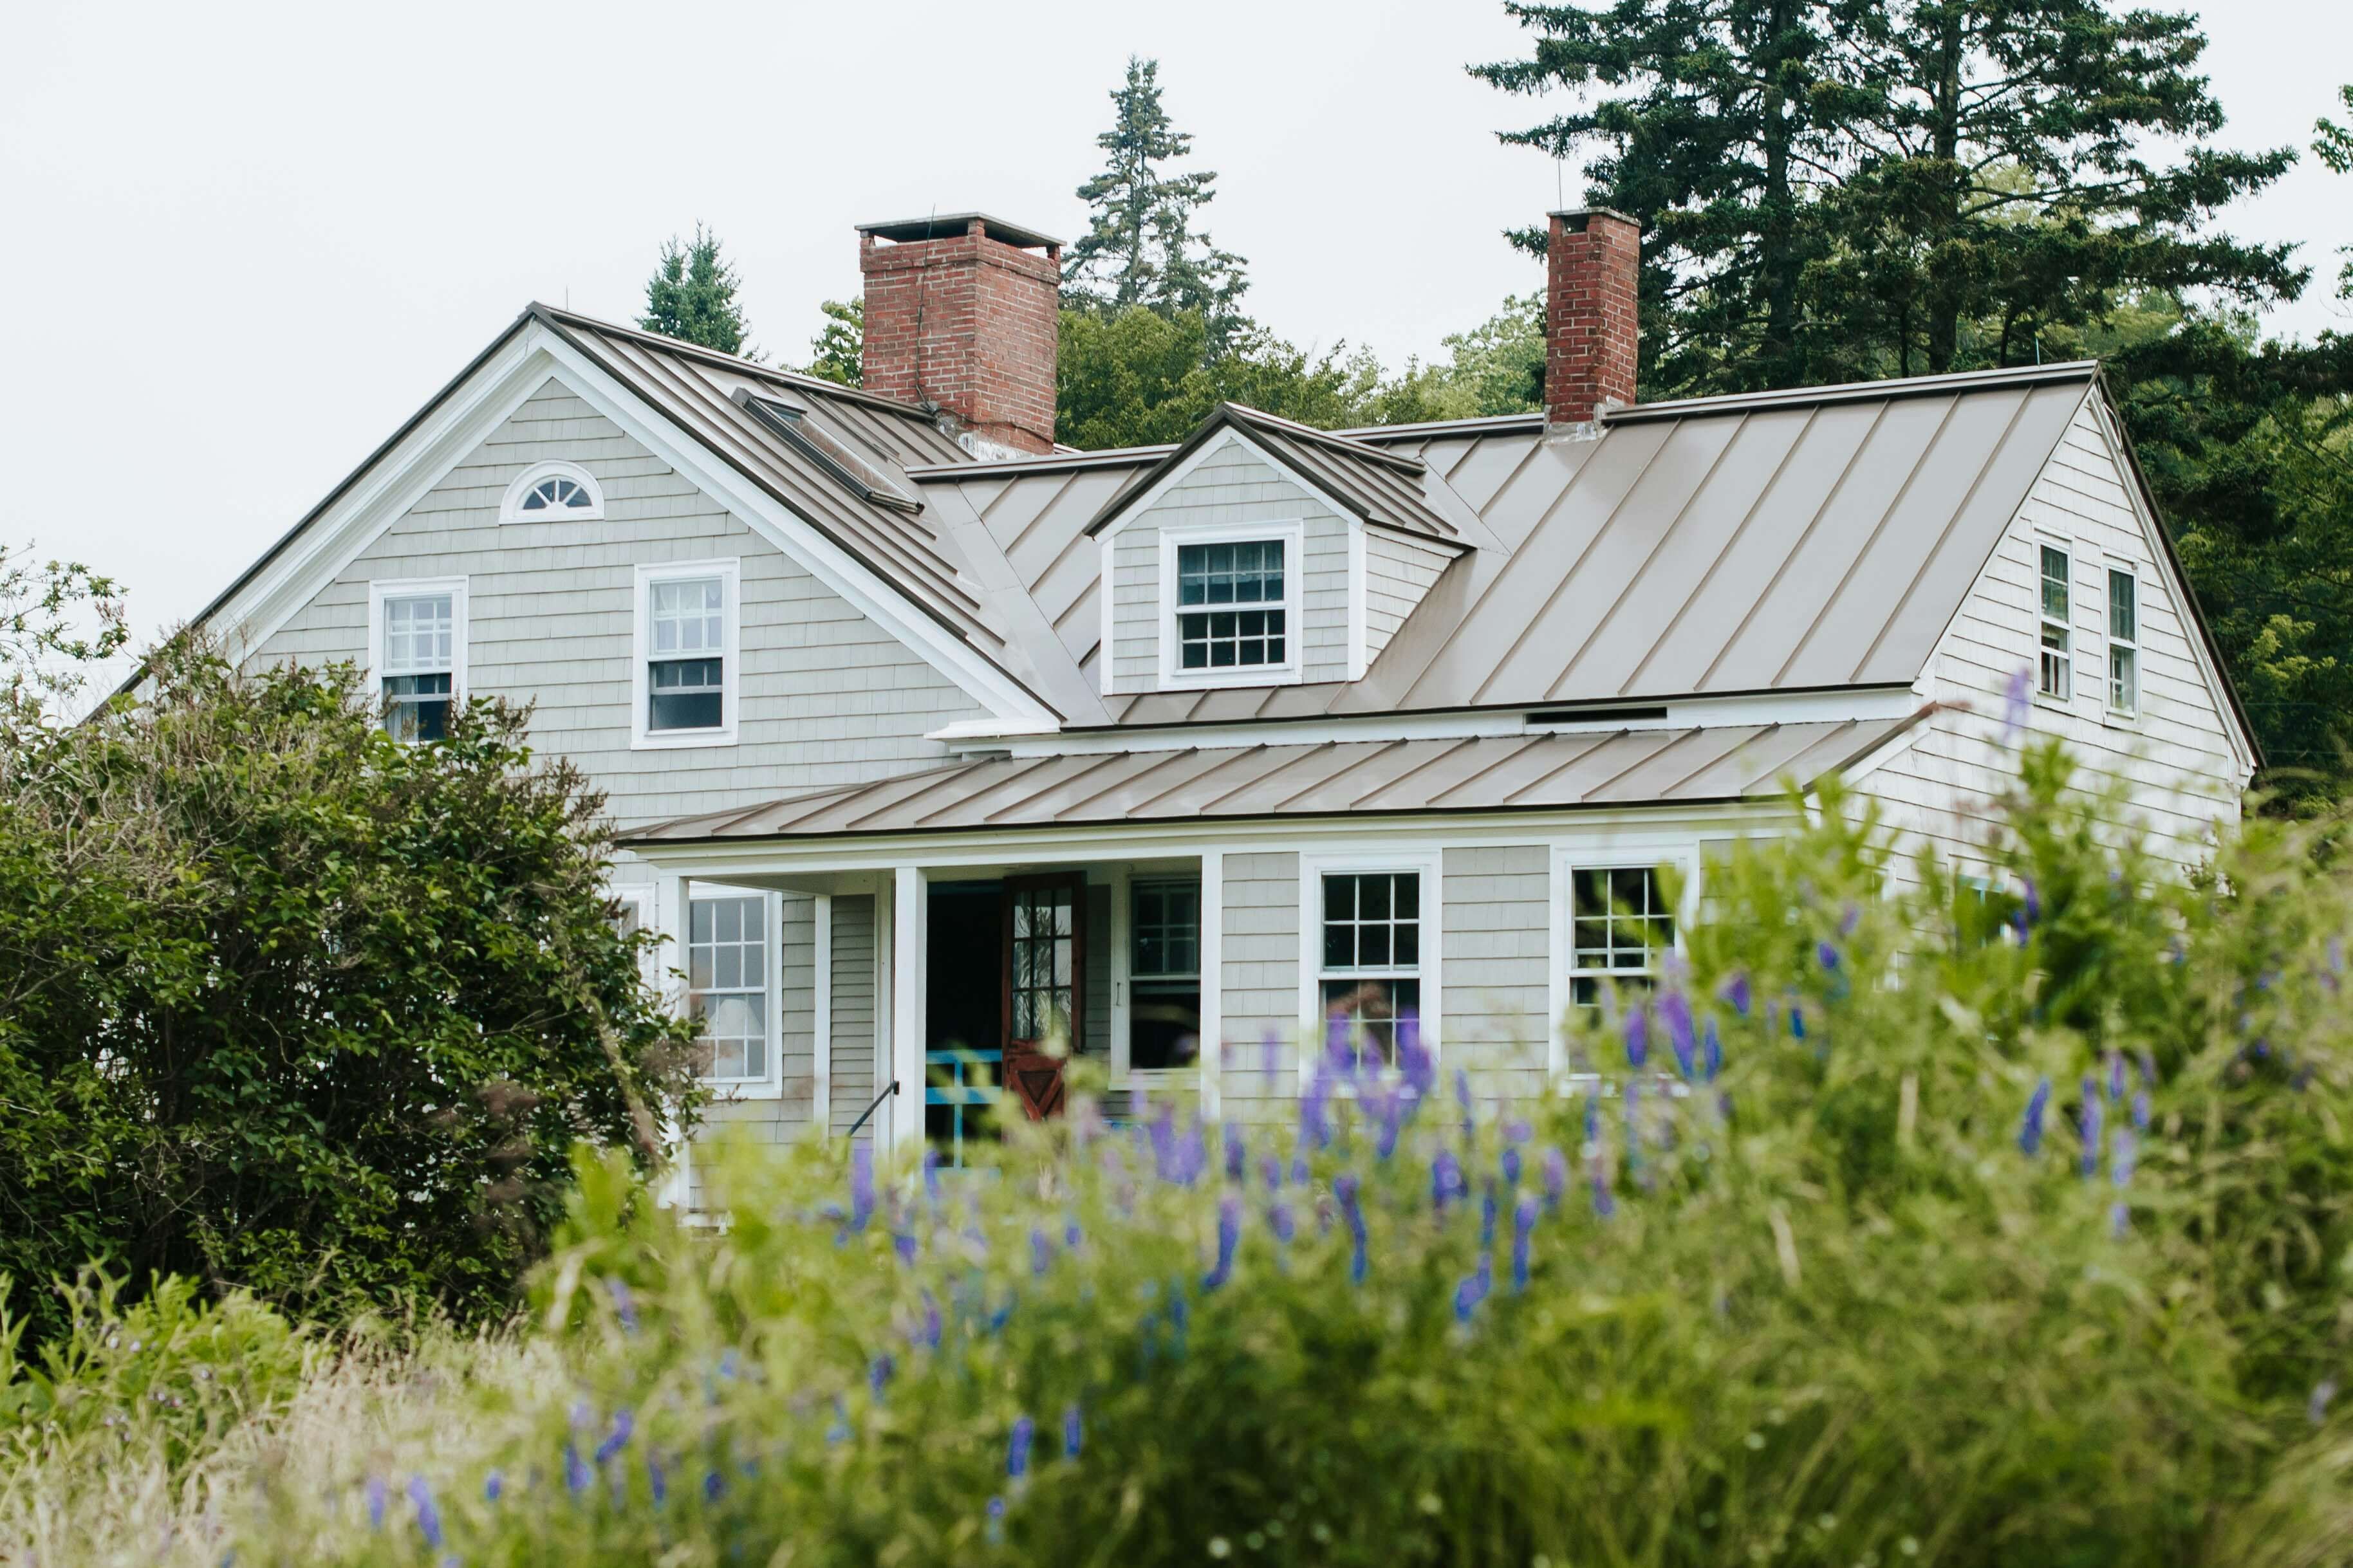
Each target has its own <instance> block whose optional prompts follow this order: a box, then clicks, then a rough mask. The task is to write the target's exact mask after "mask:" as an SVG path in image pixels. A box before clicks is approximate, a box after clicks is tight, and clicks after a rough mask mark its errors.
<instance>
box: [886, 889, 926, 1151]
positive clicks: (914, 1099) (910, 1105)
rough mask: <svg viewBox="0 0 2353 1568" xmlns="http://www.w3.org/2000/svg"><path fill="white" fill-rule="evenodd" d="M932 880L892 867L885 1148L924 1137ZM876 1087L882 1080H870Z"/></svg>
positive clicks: (902, 1147) (904, 1147) (908, 1147)
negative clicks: (894, 1085)
mask: <svg viewBox="0 0 2353 1568" xmlns="http://www.w3.org/2000/svg"><path fill="white" fill-rule="evenodd" d="M931 903H932V900H931V886H930V884H929V883H928V882H926V881H925V880H924V879H923V869H922V868H920V867H916V866H901V867H897V868H894V870H893V872H892V889H891V1059H890V1067H889V1072H890V1076H891V1078H892V1079H895V1080H896V1081H897V1082H898V1085H899V1092H898V1093H897V1094H895V1095H893V1096H892V1097H891V1102H890V1107H889V1110H890V1112H891V1139H890V1144H889V1152H891V1153H892V1154H899V1153H903V1152H910V1151H913V1149H914V1148H916V1147H917V1146H918V1145H919V1144H921V1143H922V1142H923V1025H924V1019H923V979H924V975H925V973H926V972H927V969H928V967H929V954H928V953H927V952H925V946H926V943H925V940H924V939H925V935H926V932H927V931H928V929H929V927H930V924H931V921H930V915H931ZM875 1087H876V1088H877V1089H881V1085H880V1084H877V1085H876V1086H875Z"/></svg>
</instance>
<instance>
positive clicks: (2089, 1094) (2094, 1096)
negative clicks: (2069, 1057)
mask: <svg viewBox="0 0 2353 1568" xmlns="http://www.w3.org/2000/svg"><path fill="white" fill-rule="evenodd" d="M2102 1121H2103V1117H2102V1115H2101V1111H2100V1086H2099V1085H2098V1083H2096V1082H2094V1080H2093V1079H2092V1077H2091V1075H2090V1074H2089V1073H2086V1074H2085V1075H2084V1163H2083V1169H2084V1175H2085V1176H2086V1177H2089V1176H2093V1175H2095V1174H2097V1173H2098V1172H2099V1169H2100V1128H2101V1123H2102Z"/></svg>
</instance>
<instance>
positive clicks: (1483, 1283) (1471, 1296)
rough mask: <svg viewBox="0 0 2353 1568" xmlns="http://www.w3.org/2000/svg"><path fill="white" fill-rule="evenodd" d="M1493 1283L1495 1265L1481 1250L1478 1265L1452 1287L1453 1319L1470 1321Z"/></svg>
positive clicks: (1462, 1321)
mask: <svg viewBox="0 0 2353 1568" xmlns="http://www.w3.org/2000/svg"><path fill="white" fill-rule="evenodd" d="M1494 1285H1495V1266H1494V1264H1493V1261H1492V1260H1490V1259H1489V1258H1488V1257H1487V1255H1486V1254H1485V1253H1483V1252H1482V1253H1481V1254H1480V1255H1479V1267H1478V1268H1475V1269H1473V1270H1472V1273H1471V1275H1470V1276H1469V1278H1467V1279H1464V1280H1463V1281H1462V1283H1461V1284H1460V1285H1457V1286H1456V1287H1455V1288H1454V1321H1456V1322H1458V1323H1468V1322H1470V1321H1471V1319H1472V1314H1474V1313H1476V1312H1477V1311H1478V1310H1479V1304H1480V1303H1481V1302H1482V1301H1484V1300H1486V1299H1487V1292H1488V1291H1490V1290H1492V1289H1494Z"/></svg>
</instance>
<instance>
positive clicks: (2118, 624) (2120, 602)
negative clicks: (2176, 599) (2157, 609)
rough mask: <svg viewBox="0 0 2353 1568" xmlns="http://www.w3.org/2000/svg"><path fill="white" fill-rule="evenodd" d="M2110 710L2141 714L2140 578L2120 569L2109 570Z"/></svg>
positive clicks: (2119, 714) (2125, 716) (2120, 714)
mask: <svg viewBox="0 0 2353 1568" xmlns="http://www.w3.org/2000/svg"><path fill="white" fill-rule="evenodd" d="M2108 711H2109V712H2111V713H2114V714H2116V716H2117V717H2119V718H2123V719H2129V718H2132V717H2134V716H2135V715H2136V714H2137V713H2139V711H2140V579H2139V578H2138V577H2137V576H2135V575H2134V574H2132V573H2131V572H2129V571H2127V570H2126V569H2125V568H2123V567H2121V566H2111V567H2109V568H2108Z"/></svg>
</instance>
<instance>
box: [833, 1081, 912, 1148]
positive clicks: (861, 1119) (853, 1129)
mask: <svg viewBox="0 0 2353 1568" xmlns="http://www.w3.org/2000/svg"><path fill="white" fill-rule="evenodd" d="M898 1092H899V1080H898V1079H895V1078H894V1079H892V1080H891V1081H890V1082H889V1083H886V1084H884V1085H883V1086H882V1092H881V1093H880V1094H878V1095H876V1096H875V1097H874V1100H873V1102H872V1103H871V1104H870V1105H869V1106H867V1108H866V1109H865V1110H861V1111H860V1112H859V1113H858V1120H857V1121H853V1122H851V1123H850V1124H849V1131H847V1132H845V1133H843V1134H842V1136H843V1137H844V1138H855V1137H857V1136H858V1130H859V1129H860V1128H861V1127H863V1126H865V1125H866V1123H867V1121H868V1119H869V1118H871V1117H872V1116H873V1114H874V1113H875V1112H876V1111H877V1110H881V1108H882V1102H883V1101H884V1100H888V1099H890V1098H891V1097H892V1095H894V1094H896V1093H898Z"/></svg>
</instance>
